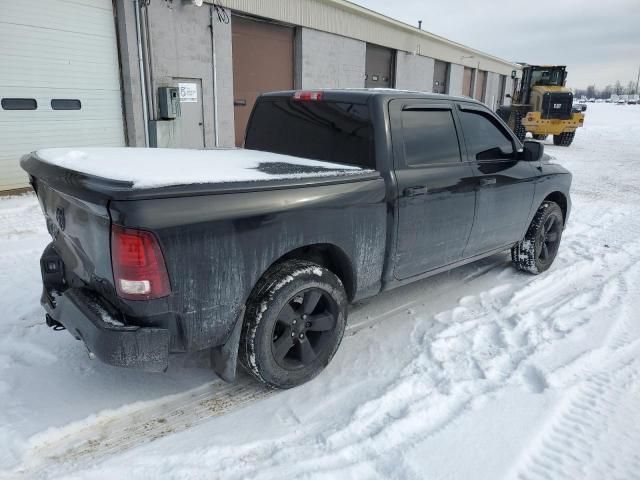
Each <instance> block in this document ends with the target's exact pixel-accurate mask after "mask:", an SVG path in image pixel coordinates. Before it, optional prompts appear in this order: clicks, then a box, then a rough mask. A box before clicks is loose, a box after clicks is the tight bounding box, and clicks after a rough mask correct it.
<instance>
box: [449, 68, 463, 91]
mask: <svg viewBox="0 0 640 480" xmlns="http://www.w3.org/2000/svg"><path fill="white" fill-rule="evenodd" d="M463 81H464V67H463V66H462V65H458V64H457V63H452V64H450V65H449V78H448V82H449V91H448V92H447V93H448V94H449V95H462V83H463Z"/></svg>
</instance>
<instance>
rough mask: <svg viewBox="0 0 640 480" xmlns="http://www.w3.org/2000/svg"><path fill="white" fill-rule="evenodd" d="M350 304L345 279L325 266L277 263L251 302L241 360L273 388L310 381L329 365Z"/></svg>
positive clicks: (243, 337)
mask: <svg viewBox="0 0 640 480" xmlns="http://www.w3.org/2000/svg"><path fill="white" fill-rule="evenodd" d="M316 297H317V298H316ZM314 302H315V303H314ZM347 303H348V302H347V295H346V293H345V290H344V286H343V285H342V282H341V281H340V279H339V278H338V277H337V276H336V275H335V274H334V273H333V272H331V271H329V270H327V269H326V268H324V267H321V266H319V265H317V264H315V263H312V262H308V261H302V260H289V261H286V262H283V263H281V264H279V265H277V266H276V267H274V268H272V269H271V270H270V271H268V272H267V273H266V274H265V275H264V276H263V278H262V279H261V280H260V281H259V282H258V284H257V285H256V288H255V289H254V292H253V293H252V295H251V298H250V299H249V301H248V303H247V311H246V314H245V318H244V324H243V327H242V336H241V339H240V351H239V360H240V363H241V365H242V366H243V367H244V368H245V369H246V370H247V371H248V372H249V373H250V374H251V375H253V376H254V377H255V378H256V379H258V380H259V381H261V382H263V383H266V384H267V385H270V386H271V387H275V388H291V387H295V386H297V385H300V384H302V383H305V382H308V381H309V380H311V379H312V378H314V377H315V376H316V375H318V374H319V373H320V372H321V371H322V370H323V369H324V367H326V366H327V365H328V364H329V362H330V361H331V359H332V358H333V355H334V354H335V353H336V351H337V349H338V346H339V345H340V342H341V341H342V336H343V335H344V329H345V326H346V323H347ZM303 315H304V317H303ZM283 352H284V353H283Z"/></svg>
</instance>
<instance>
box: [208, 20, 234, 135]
mask: <svg viewBox="0 0 640 480" xmlns="http://www.w3.org/2000/svg"><path fill="white" fill-rule="evenodd" d="M227 14H228V15H229V18H230V19H231V20H230V22H229V23H227V24H225V23H221V22H219V21H218V16H217V15H215V14H214V15H213V41H214V47H215V52H214V53H215V60H216V70H215V73H214V83H215V82H217V86H215V88H214V91H215V94H216V98H215V103H216V105H217V108H216V111H215V113H216V114H217V116H218V121H217V124H218V146H220V147H234V146H235V144H236V137H235V126H234V118H233V57H232V49H231V38H232V37H231V22H232V21H233V19H232V17H231V12H230V11H229V10H227Z"/></svg>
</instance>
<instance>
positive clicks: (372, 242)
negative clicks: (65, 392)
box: [22, 89, 571, 388]
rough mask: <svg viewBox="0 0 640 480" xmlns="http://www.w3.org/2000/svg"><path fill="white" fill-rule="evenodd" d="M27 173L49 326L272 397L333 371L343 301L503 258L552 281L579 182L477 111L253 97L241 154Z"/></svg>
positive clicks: (466, 103)
mask: <svg viewBox="0 0 640 480" xmlns="http://www.w3.org/2000/svg"><path fill="white" fill-rule="evenodd" d="M22 166H23V168H24V169H25V170H26V171H27V172H28V173H29V175H30V180H31V183H32V185H33V188H34V190H35V191H36V193H37V196H38V198H39V201H40V204H41V206H42V209H43V212H44V214H45V217H46V221H47V226H48V229H49V232H50V233H51V236H52V238H53V241H52V242H51V244H50V245H49V246H48V247H47V248H46V250H45V252H44V253H43V255H42V259H41V269H42V277H43V283H44V289H43V295H42V304H43V305H44V308H45V309H46V312H47V323H48V324H49V325H50V326H54V327H58V328H62V327H65V328H66V329H67V330H69V332H70V333H71V334H72V335H73V336H75V337H76V338H77V339H80V340H83V341H84V342H85V344H86V345H87V347H88V349H89V350H90V352H92V354H94V355H95V356H97V357H98V358H99V359H101V360H102V361H104V362H106V363H109V364H111V365H118V366H127V367H136V368H144V369H147V370H152V371H163V370H165V369H166V368H167V365H168V358H169V355H170V353H173V352H190V351H197V350H204V349H208V350H210V351H211V358H212V364H213V368H214V370H215V371H216V372H217V373H218V374H219V375H220V376H221V377H222V378H224V379H225V380H227V381H232V380H233V379H234V378H235V375H236V364H237V362H238V361H239V362H240V363H241V364H242V365H243V366H244V367H245V368H246V369H247V370H248V371H249V372H250V373H251V374H253V375H254V376H255V377H256V378H258V379H259V380H261V381H263V382H265V383H267V384H269V385H271V386H274V387H280V388H287V387H292V386H295V385H298V384H300V383H303V382H305V381H307V380H309V379H311V378H313V377H314V376H315V375H317V374H318V373H319V372H320V371H321V370H322V369H323V368H324V367H325V366H326V365H327V364H328V362H329V361H330V360H331V358H332V357H333V355H334V353H335V352H336V350H337V348H338V346H339V344H340V342H341V339H342V336H343V332H344V329H345V324H346V317H347V305H348V304H349V303H350V302H353V301H355V300H359V299H363V298H366V297H371V296H373V295H376V294H378V293H379V292H381V291H384V290H389V289H392V288H395V287H398V286H401V285H403V284H406V283H408V282H413V281H416V280H419V279H422V278H424V277H426V276H429V275H434V274H436V273H439V272H442V271H445V270H448V269H451V268H454V267H457V266H459V265H463V264H466V263H469V262H472V261H474V260H477V259H480V258H483V257H486V256H488V255H492V254H495V253H497V252H501V251H505V250H511V256H512V260H513V264H514V266H515V267H516V268H518V269H521V270H525V271H528V272H531V273H541V272H544V271H545V270H547V269H548V268H549V267H550V265H551V264H552V262H553V261H554V258H555V256H556V254H557V252H558V247H559V245H560V238H561V235H562V232H563V229H564V226H565V223H566V221H567V218H568V216H569V212H570V207H571V202H570V198H569V188H570V184H571V174H570V173H569V172H568V171H567V170H565V169H564V168H562V167H561V166H559V165H556V164H553V163H551V162H550V161H549V159H548V157H547V156H546V155H543V146H542V144H540V143H538V142H534V141H525V142H524V145H523V144H521V143H520V142H519V141H518V139H517V138H516V137H515V136H514V135H513V133H512V132H511V130H510V129H509V128H508V127H507V126H506V125H505V124H504V123H503V122H502V121H501V120H500V119H499V118H498V117H497V116H496V115H495V114H494V113H493V112H491V111H490V110H489V109H487V108H486V107H485V106H484V105H483V104H481V103H478V102H475V101H473V100H469V99H466V98H456V97H450V96H445V95H434V94H425V93H419V92H400V91H394V90H366V89H363V90H325V91H318V92H301V91H289V92H276V93H269V94H265V95H262V96H261V97H260V98H259V99H258V101H257V103H256V105H255V107H254V110H253V113H252V115H251V119H250V121H249V124H248V128H247V134H246V137H245V149H240V150H213V151H187V150H161V149H153V150H150V149H111V150H92V149H84V150H83V149H80V150H77V151H60V150H55V149H54V150H43V151H38V152H34V153H32V154H30V155H26V156H25V157H24V158H23V159H22ZM461 294H462V292H461Z"/></svg>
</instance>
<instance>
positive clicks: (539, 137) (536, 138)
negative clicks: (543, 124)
mask: <svg viewBox="0 0 640 480" xmlns="http://www.w3.org/2000/svg"><path fill="white" fill-rule="evenodd" d="M547 137H548V135H534V136H533V138H534V140H539V141H541V142H543V141H545V140H546V139H547Z"/></svg>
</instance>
